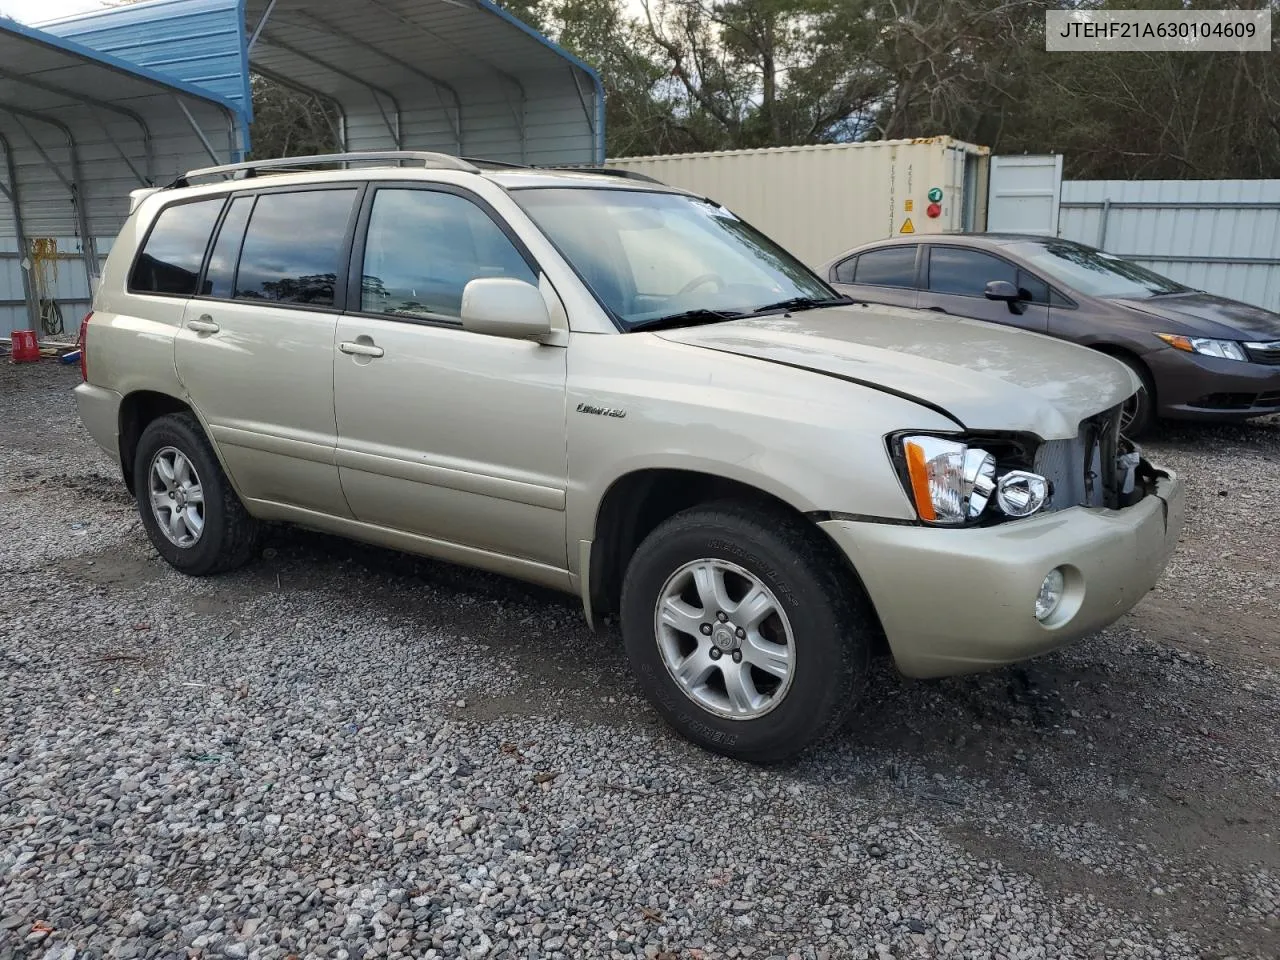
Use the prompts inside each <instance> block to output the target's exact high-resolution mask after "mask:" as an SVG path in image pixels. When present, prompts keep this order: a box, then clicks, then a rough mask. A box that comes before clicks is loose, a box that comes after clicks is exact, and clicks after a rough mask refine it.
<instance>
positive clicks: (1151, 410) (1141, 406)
mask: <svg viewBox="0 0 1280 960" xmlns="http://www.w3.org/2000/svg"><path fill="white" fill-rule="evenodd" d="M1112 356H1115V354H1112ZM1116 359H1117V360H1119V361H1120V362H1121V363H1123V364H1124V365H1125V366H1126V367H1128V368H1129V369H1130V370H1132V371H1133V372H1134V373H1135V374H1136V375H1137V377H1138V379H1139V380H1141V381H1142V388H1141V389H1140V390H1139V391H1138V392H1137V393H1136V394H1134V395H1133V397H1131V398H1130V399H1129V400H1126V401H1125V405H1124V409H1123V410H1122V411H1121V413H1120V432H1121V433H1123V434H1124V435H1125V436H1126V437H1128V438H1129V439H1131V440H1137V439H1138V438H1140V437H1142V436H1144V435H1145V434H1146V433H1148V432H1149V431H1150V430H1151V427H1152V425H1153V424H1154V423H1155V420H1156V413H1155V410H1156V387H1155V383H1154V382H1152V380H1151V371H1149V370H1148V369H1147V367H1146V364H1144V363H1143V362H1142V361H1141V360H1138V359H1136V358H1134V359H1130V358H1129V357H1123V356H1116Z"/></svg>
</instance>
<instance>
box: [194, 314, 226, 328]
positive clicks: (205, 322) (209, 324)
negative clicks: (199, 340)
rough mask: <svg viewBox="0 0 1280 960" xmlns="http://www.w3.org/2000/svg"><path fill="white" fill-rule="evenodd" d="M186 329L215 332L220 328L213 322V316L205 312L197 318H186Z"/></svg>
mask: <svg viewBox="0 0 1280 960" xmlns="http://www.w3.org/2000/svg"><path fill="white" fill-rule="evenodd" d="M187 329H188V330H194V331H195V332H196V333H217V332H218V331H219V330H221V329H222V328H221V327H220V326H218V325H217V324H216V323H214V322H213V317H211V316H209V315H208V314H207V313H206V314H203V315H202V316H201V317H200V319H199V320H188V321H187Z"/></svg>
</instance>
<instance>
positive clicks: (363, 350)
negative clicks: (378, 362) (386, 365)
mask: <svg viewBox="0 0 1280 960" xmlns="http://www.w3.org/2000/svg"><path fill="white" fill-rule="evenodd" d="M338 349H339V350H341V351H342V352H343V353H349V354H351V356H353V357H380V356H382V354H383V349H382V348H381V347H379V346H377V345H375V344H372V343H360V342H359V341H357V340H344V341H342V343H340V344H338Z"/></svg>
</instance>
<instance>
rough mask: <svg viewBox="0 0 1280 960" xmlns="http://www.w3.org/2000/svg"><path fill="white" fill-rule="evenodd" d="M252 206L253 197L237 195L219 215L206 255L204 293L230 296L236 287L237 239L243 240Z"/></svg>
mask: <svg viewBox="0 0 1280 960" xmlns="http://www.w3.org/2000/svg"><path fill="white" fill-rule="evenodd" d="M252 209H253V197H236V199H234V200H232V201H231V209H230V210H228V211H227V215H226V216H225V217H223V218H222V227H221V228H220V229H219V230H218V239H217V240H215V241H213V252H212V253H211V254H209V266H208V268H207V269H206V270H205V272H204V289H203V290H202V291H201V293H202V294H203V295H204V296H206V297H221V298H223V299H230V298H231V291H232V290H233V289H235V278H236V259H237V258H238V256H239V254H240V241H241V240H243V239H244V227H245V224H246V223H248V222H249V211H250V210H252Z"/></svg>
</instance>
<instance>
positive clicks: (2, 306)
mask: <svg viewBox="0 0 1280 960" xmlns="http://www.w3.org/2000/svg"><path fill="white" fill-rule="evenodd" d="M53 239H55V240H56V241H57V242H58V260H57V267H56V269H48V273H49V274H51V276H49V278H48V279H49V287H50V289H51V291H52V293H51V294H50V292H49V291H45V292H44V294H43V295H44V296H50V295H51V296H52V298H53V299H54V300H56V301H57V303H58V306H59V307H60V308H61V310H62V322H63V328H64V333H66V334H67V335H68V336H72V337H74V336H75V334H76V331H77V330H78V329H79V327H80V318H81V317H83V316H84V315H85V313H87V312H88V310H89V300H90V297H89V277H88V273H87V272H86V270H85V265H84V259H83V258H82V257H81V255H80V248H79V244H78V242H77V240H76V238H75V237H54V238H53ZM110 251H111V239H110V238H107V237H102V238H100V239H99V240H98V258H99V263H102V262H104V261H105V260H106V259H107V254H108V253H109V252H110ZM21 298H22V254H21V253H19V252H18V243H17V241H16V240H15V239H14V238H13V237H0V337H7V336H9V334H10V333H12V332H13V331H14V330H25V329H27V328H28V327H29V326H30V323H29V321H28V319H27V305H26V302H25V301H24V300H22V299H21ZM44 336H45V335H44V333H43V332H41V333H40V337H41V339H43V338H44Z"/></svg>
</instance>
